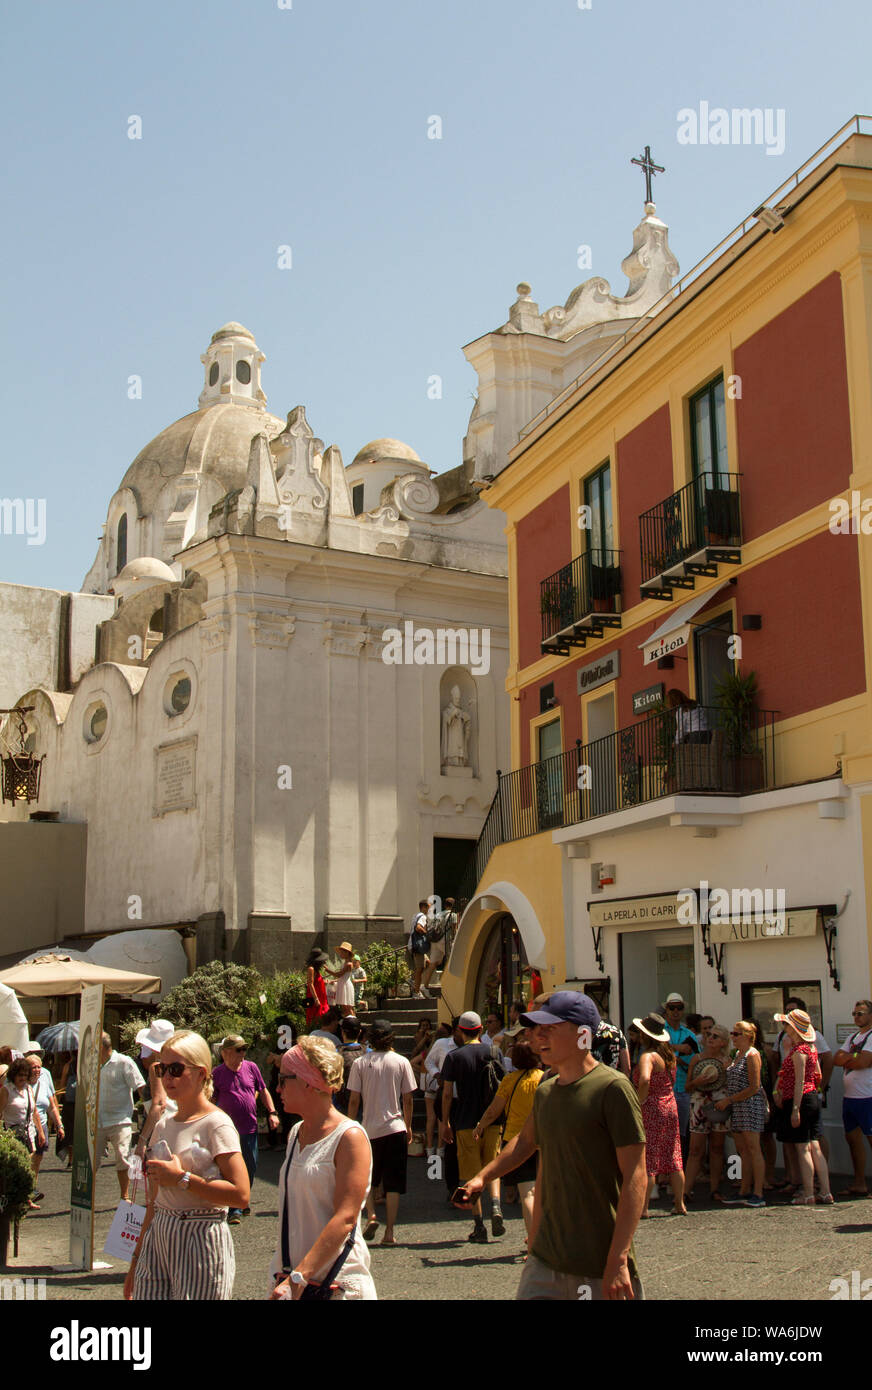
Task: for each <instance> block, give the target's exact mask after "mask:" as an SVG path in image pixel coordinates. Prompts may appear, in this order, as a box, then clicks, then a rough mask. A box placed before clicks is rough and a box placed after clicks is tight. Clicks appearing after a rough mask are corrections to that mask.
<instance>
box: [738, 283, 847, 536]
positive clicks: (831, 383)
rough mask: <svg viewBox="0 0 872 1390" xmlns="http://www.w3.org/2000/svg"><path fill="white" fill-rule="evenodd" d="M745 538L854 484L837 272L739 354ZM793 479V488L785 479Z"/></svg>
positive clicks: (754, 336) (755, 336)
mask: <svg viewBox="0 0 872 1390" xmlns="http://www.w3.org/2000/svg"><path fill="white" fill-rule="evenodd" d="M733 371H734V372H735V373H737V374H738V375H739V377H740V378H741V391H742V394H741V396H740V397H738V398H737V399H736V423H737V430H738V440H739V457H740V459H741V461H742V473H743V477H742V525H743V533H744V537H745V540H746V542H747V541H750V540H753V539H754V538H755V537H757V536H760V535H763V534H765V533H766V532H767V531H771V530H773V529H774V528H775V527H776V526H780V525H782V524H783V523H784V522H785V521H788V520H789V519H790V518H791V517H794V516H797V515H798V514H799V513H800V512H803V511H806V510H808V509H809V508H811V507H813V506H815V505H817V504H818V503H820V502H823V501H825V500H828V499H829V498H830V497H834V496H836V495H837V494H838V493H839V492H841V491H843V489H845V488H847V487H848V486H849V477H850V474H851V468H852V463H851V420H850V409H849V402H848V375H847V362H846V355H845V324H844V316H843V312H842V284H841V277H840V276H839V274H838V273H836V272H833V273H832V274H830V275H828V276H827V277H826V278H825V279H824V280H822V281H821V282H820V284H818V285H816V286H815V287H814V289H812V290H809V291H808V293H806V294H804V295H802V296H801V298H799V299H797V300H796V301H795V303H793V304H791V305H790V307H789V308H787V309H785V310H784V311H783V312H782V313H780V314H776V315H775V317H774V318H772V319H771V320H770V322H769V323H767V324H766V325H765V326H764V327H762V328H761V329H759V330H758V332H756V333H754V334H752V335H751V336H750V337H749V338H747V339H746V340H745V342H743V343H742V344H741V345H740V346H739V347H737V348H736V350H735V352H734V354H733ZM786 479H789V486H785V480H786Z"/></svg>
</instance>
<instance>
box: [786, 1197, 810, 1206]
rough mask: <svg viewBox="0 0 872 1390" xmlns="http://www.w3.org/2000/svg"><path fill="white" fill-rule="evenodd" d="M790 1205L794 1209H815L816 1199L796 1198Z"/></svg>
mask: <svg viewBox="0 0 872 1390" xmlns="http://www.w3.org/2000/svg"><path fill="white" fill-rule="evenodd" d="M790 1205H791V1206H792V1207H813V1206H814V1205H815V1199H814V1197H794V1198H793V1199H792V1201H791V1203H790Z"/></svg>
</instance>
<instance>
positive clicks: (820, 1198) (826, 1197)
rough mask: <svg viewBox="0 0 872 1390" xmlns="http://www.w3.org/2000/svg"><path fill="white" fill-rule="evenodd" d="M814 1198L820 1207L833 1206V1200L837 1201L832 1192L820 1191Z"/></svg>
mask: <svg viewBox="0 0 872 1390" xmlns="http://www.w3.org/2000/svg"><path fill="white" fill-rule="evenodd" d="M814 1200H815V1203H816V1205H817V1206H819V1207H831V1206H832V1205H833V1202H834V1201H835V1198H834V1197H833V1194H832V1192H819V1193H818V1195H817V1196H816V1197H815V1199H814Z"/></svg>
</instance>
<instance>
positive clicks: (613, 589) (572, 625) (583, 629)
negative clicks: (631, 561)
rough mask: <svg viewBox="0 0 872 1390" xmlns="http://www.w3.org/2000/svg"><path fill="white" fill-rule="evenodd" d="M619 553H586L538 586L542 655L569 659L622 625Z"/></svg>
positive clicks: (613, 551) (592, 551) (597, 551)
mask: <svg viewBox="0 0 872 1390" xmlns="http://www.w3.org/2000/svg"><path fill="white" fill-rule="evenodd" d="M620 554H621V552H620V551H619V550H586V551H585V552H584V554H583V555H579V556H577V557H576V559H574V560H573V561H572V563H571V564H569V565H564V566H563V569H559V570H557V572H556V574H552V575H550V576H549V578H548V579H543V580H542V583H541V584H540V586H539V594H540V601H539V608H540V612H541V615H542V641H541V649H542V654H543V656H544V655H545V654H546V653H547V652H559V653H560V654H561V655H562V656H568V655H569V652H570V651H571V649H572V648H573V647H584V646H586V645H587V639H588V638H589V637H602V636H603V633H604V632H605V630H606V628H607V627H620V626H621V564H620Z"/></svg>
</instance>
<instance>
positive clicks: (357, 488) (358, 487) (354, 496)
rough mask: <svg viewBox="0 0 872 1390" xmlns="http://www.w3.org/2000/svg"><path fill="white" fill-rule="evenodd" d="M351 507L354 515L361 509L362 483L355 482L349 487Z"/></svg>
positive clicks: (357, 514)
mask: <svg viewBox="0 0 872 1390" xmlns="http://www.w3.org/2000/svg"><path fill="white" fill-rule="evenodd" d="M351 509H352V511H353V512H354V515H355V516H360V514H361V512H362V511H363V483H355V485H354V487H353V488H352V489H351Z"/></svg>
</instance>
